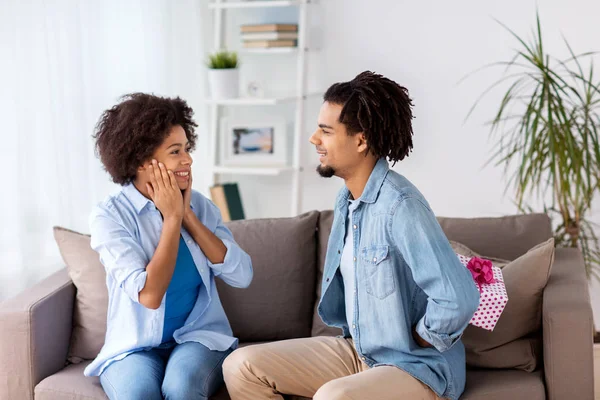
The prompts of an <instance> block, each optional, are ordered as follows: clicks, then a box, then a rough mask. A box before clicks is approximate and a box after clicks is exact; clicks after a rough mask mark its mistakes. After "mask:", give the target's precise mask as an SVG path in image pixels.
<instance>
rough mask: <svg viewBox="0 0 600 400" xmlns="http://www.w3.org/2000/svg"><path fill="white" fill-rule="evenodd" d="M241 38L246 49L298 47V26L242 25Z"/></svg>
mask: <svg viewBox="0 0 600 400" xmlns="http://www.w3.org/2000/svg"><path fill="white" fill-rule="evenodd" d="M241 37H242V41H243V42H244V47H245V48H254V49H256V48H262V49H266V48H272V47H296V44H297V41H298V25H296V24H262V25H242V26H241Z"/></svg>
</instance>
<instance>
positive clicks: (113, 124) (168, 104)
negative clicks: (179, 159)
mask: <svg viewBox="0 0 600 400" xmlns="http://www.w3.org/2000/svg"><path fill="white" fill-rule="evenodd" d="M120 100H121V102H120V103H119V104H117V105H115V106H114V107H112V108H111V109H109V110H106V111H104V112H103V113H102V115H101V116H100V120H99V121H98V124H97V125H96V129H95V133H94V135H93V136H92V137H93V138H94V139H95V140H96V154H97V155H99V157H100V160H101V161H102V164H104V168H105V169H106V171H107V172H108V173H109V174H110V176H111V177H112V180H113V182H115V183H118V184H119V185H126V184H128V183H130V182H132V181H133V180H134V178H135V176H136V171H137V169H138V167H139V166H140V165H142V164H143V163H144V162H145V161H147V160H149V159H150V158H151V157H152V154H154V152H155V151H156V149H157V148H158V147H159V146H160V145H161V144H162V143H163V141H164V140H165V138H166V137H167V136H169V132H170V130H171V128H172V127H173V126H176V125H180V126H181V127H182V128H183V130H184V131H185V135H186V136H187V140H188V141H189V146H190V151H191V150H193V149H194V148H195V146H196V139H197V137H198V136H197V135H196V134H195V133H194V128H196V127H197V126H198V125H196V123H195V122H194V120H193V119H192V116H193V115H194V111H193V110H192V109H191V108H190V107H189V106H188V105H187V103H186V102H185V101H184V100H182V99H180V98H179V97H176V98H166V97H160V96H154V95H150V94H145V93H131V94H126V95H124V96H123V97H121V99H120Z"/></svg>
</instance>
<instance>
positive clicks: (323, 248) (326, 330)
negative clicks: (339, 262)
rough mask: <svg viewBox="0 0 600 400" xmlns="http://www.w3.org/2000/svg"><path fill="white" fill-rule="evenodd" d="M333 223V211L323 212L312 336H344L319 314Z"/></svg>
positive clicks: (319, 225)
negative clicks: (328, 324)
mask: <svg viewBox="0 0 600 400" xmlns="http://www.w3.org/2000/svg"><path fill="white" fill-rule="evenodd" d="M332 223H333V211H332V210H327V211H322V212H321V213H320V216H319V224H318V228H317V231H318V232H317V237H318V239H319V240H318V243H317V277H316V279H317V284H316V285H315V289H316V290H315V306H314V308H313V320H312V331H311V336H338V335H341V334H342V330H341V329H339V328H334V327H331V326H327V325H325V323H324V322H323V321H322V320H321V317H320V316H319V313H318V312H317V308H318V306H319V299H320V298H321V283H322V282H321V280H322V279H323V270H324V269H325V255H326V254H327V243H328V242H329V234H330V233H331V225H332Z"/></svg>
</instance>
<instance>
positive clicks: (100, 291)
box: [54, 227, 108, 363]
mask: <svg viewBox="0 0 600 400" xmlns="http://www.w3.org/2000/svg"><path fill="white" fill-rule="evenodd" d="M54 238H55V239H56V243H57V244H58V248H59V250H60V254H61V255H62V258H63V260H64V262H65V264H66V265H67V271H68V272H69V276H70V277H71V280H72V281H73V284H74V285H75V287H76V288H77V294H76V296H75V307H74V311H73V332H72V333H71V346H70V348H69V355H68V360H69V362H71V363H79V362H81V361H82V360H91V359H94V358H96V356H97V355H98V353H99V352H100V349H101V348H102V345H103V344H104V336H105V334H106V311H107V309H108V290H107V288H106V273H105V271H104V267H103V266H102V264H101V263H100V258H99V256H98V253H96V252H95V251H94V250H92V248H91V247H90V236H89V235H84V234H81V233H77V232H74V231H71V230H68V229H65V228H61V227H54Z"/></svg>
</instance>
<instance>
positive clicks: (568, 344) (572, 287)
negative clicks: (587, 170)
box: [542, 248, 594, 400]
mask: <svg viewBox="0 0 600 400" xmlns="http://www.w3.org/2000/svg"><path fill="white" fill-rule="evenodd" d="M542 313H543V318H542V323H543V328H542V330H543V336H544V375H545V378H546V390H547V395H548V399H550V400H563V399H581V400H593V399H594V357H593V329H594V323H593V317H592V307H591V303H590V295H589V291H588V281H587V278H586V274H585V267H584V263H583V255H582V254H581V252H580V251H579V250H578V249H566V248H557V249H556V253H555V257H554V264H553V265H552V272H551V273H550V278H549V279H548V285H547V286H546V288H545V289H544V305H543V311H542Z"/></svg>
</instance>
